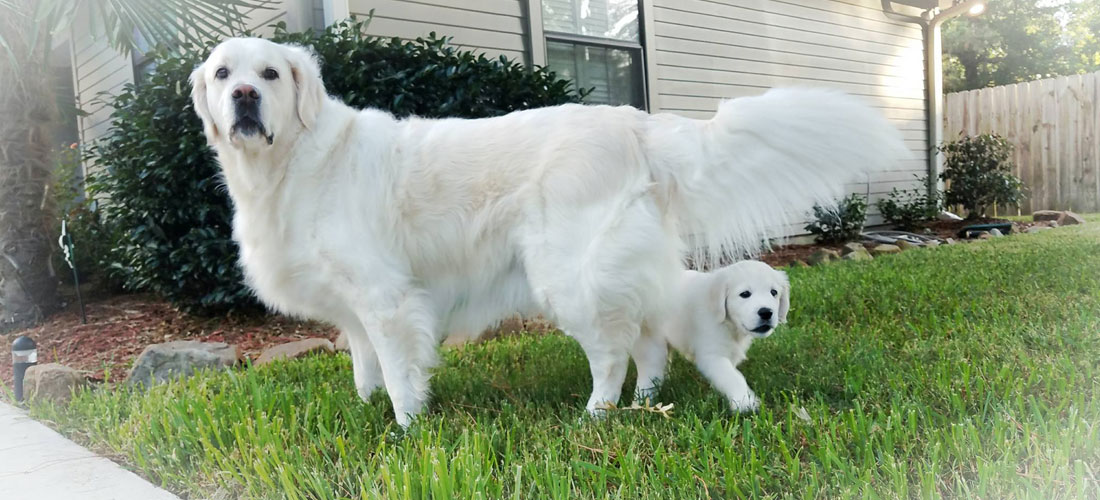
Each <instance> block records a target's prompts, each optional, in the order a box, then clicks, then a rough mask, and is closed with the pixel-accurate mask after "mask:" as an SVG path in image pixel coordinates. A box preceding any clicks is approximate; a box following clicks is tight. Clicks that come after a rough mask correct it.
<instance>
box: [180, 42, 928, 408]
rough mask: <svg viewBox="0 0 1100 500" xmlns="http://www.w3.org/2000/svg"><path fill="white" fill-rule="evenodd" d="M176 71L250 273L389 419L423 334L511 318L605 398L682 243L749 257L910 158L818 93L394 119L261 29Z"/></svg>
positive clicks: (420, 365) (415, 404) (422, 356)
mask: <svg viewBox="0 0 1100 500" xmlns="http://www.w3.org/2000/svg"><path fill="white" fill-rule="evenodd" d="M220 68H225V70H226V75H225V77H224V78H219V77H218V70H219V69H220ZM268 68H271V69H273V70H275V71H276V72H277V73H278V75H279V76H278V78H276V79H272V80H267V79H265V78H263V76H262V74H263V73H264V72H265V70H266V69H268ZM191 80H192V85H193V88H192V98H193V102H194V107H195V111H196V112H197V113H198V115H199V116H200V117H201V118H202V121H203V123H204V127H205V133H206V136H207V140H208V142H209V143H210V145H211V146H212V147H213V148H214V149H215V150H216V152H217V155H218V160H219V161H220V163H221V166H222V171H223V172H224V176H225V181H226V184H227V185H228V188H229V194H230V195H231V197H232V199H233V203H234V207H235V213H234V219H233V234H234V239H235V240H236V241H237V243H238V244H239V245H240V249H241V264H242V265H243V267H244V270H245V275H246V277H247V280H248V284H249V285H250V286H251V287H252V288H253V289H254V290H255V292H256V294H257V295H258V296H259V297H260V299H262V300H263V301H264V302H265V303H266V304H268V305H269V306H270V307H272V308H274V309H276V310H279V311H282V312H284V313H288V314H293V315H298V316H303V317H309V318H315V319H319V320H324V321H328V322H332V323H334V324H335V325H337V326H338V327H339V328H341V329H342V330H343V331H345V332H346V333H347V334H348V339H349V342H350V347H351V353H352V359H353V365H354V377H355V385H356V387H357V389H358V391H359V395H360V396H361V397H363V398H366V397H367V396H368V395H369V394H370V393H371V391H372V390H373V389H375V388H376V387H379V386H380V385H382V384H384V385H385V386H386V389H387V390H388V392H389V396H390V398H391V400H392V402H393V406H394V411H395V414H396V419H397V422H398V423H400V424H401V425H403V426H404V425H408V424H409V422H410V419H411V418H413V417H414V416H416V415H417V414H419V413H420V412H421V410H422V409H423V407H424V404H425V401H426V399H427V396H428V379H429V376H430V370H431V369H432V367H433V365H434V364H435V363H436V358H437V354H436V353H437V348H438V344H439V342H440V341H441V340H442V339H443V338H444V337H445V336H447V335H449V334H451V333H461V334H470V333H471V332H480V331H482V330H483V329H484V328H485V327H486V326H489V325H492V324H493V323H494V322H497V321H499V320H500V319H501V318H504V317H508V316H511V315H513V314H515V313H517V312H518V313H532V312H541V313H543V314H545V315H546V316H547V317H548V318H549V319H551V320H552V321H554V322H555V323H556V324H557V325H558V326H560V327H561V328H562V329H563V330H564V331H565V332H566V333H567V334H569V335H570V336H572V337H573V338H575V339H576V340H577V341H578V342H579V343H580V345H581V346H582V347H583V349H584V352H585V353H586V355H587V356H588V360H589V363H590V367H591V373H592V378H593V390H592V395H591V397H590V398H589V400H588V404H587V408H588V409H589V410H590V411H597V410H598V409H599V408H600V407H603V406H604V405H605V404H606V403H608V402H616V401H617V400H618V399H619V395H620V391H621V389H622V383H623V379H624V377H625V375H626V369H627V364H628V357H629V355H630V353H631V352H632V348H633V354H634V356H635V358H636V359H638V357H639V356H640V357H642V359H644V358H645V356H646V355H647V354H646V352H645V350H646V348H647V346H635V340H636V339H637V338H638V337H639V335H640V331H641V327H642V325H643V324H645V323H646V322H652V321H654V320H656V319H657V318H658V317H660V314H661V305H662V303H663V301H664V292H665V291H666V290H668V289H670V288H671V287H672V285H673V284H674V283H676V281H677V280H678V279H679V273H680V272H681V269H682V265H681V262H682V257H684V255H686V254H688V253H690V252H693V251H696V250H700V249H705V250H706V252H705V253H706V254H707V255H714V254H717V253H719V252H721V251H734V252H741V251H749V250H756V249H757V248H758V247H759V246H760V243H761V241H763V240H767V239H768V238H771V237H773V236H777V235H779V232H780V231H782V230H783V228H784V227H786V223H787V222H788V221H790V220H797V218H799V217H801V216H802V215H803V214H804V213H805V212H806V210H807V209H809V208H810V207H811V206H812V205H813V204H814V203H828V202H830V201H831V200H833V199H835V198H836V197H837V196H839V195H841V194H843V193H844V184H845V183H846V182H848V181H852V180H859V179H862V175H863V174H864V173H866V172H870V171H876V170H880V169H883V168H886V167H888V166H890V165H892V164H894V163H895V160H896V159H898V158H899V157H902V156H904V155H905V154H906V153H905V149H904V146H903V143H902V140H901V138H900V135H899V134H898V132H897V131H896V130H895V129H894V128H893V127H891V126H890V124H889V123H888V122H887V121H886V120H885V119H884V118H883V117H882V116H880V115H879V114H878V113H877V112H876V111H874V110H872V109H871V108H870V107H868V106H866V105H864V104H863V103H861V102H860V101H858V100H857V99H854V98H852V97H849V96H846V95H844V94H841V93H838V92H832V91H824V90H774V91H771V92H768V93H766V94H764V95H763V96H759V97H752V98H744V99H736V100H732V101H727V102H725V103H723V104H722V105H721V106H720V108H719V111H718V114H717V115H716V116H715V117H714V118H713V119H711V120H691V119H686V118H682V117H678V116H674V115H662V114H658V115H649V114H647V113H645V112H642V111H638V110H636V109H633V108H629V107H608V106H582V105H563V106H556V107H549V108H543V109H535V110H529V111H519V112H515V113H511V114H508V115H506V116H502V117H497V118H488V119H479V120H462V119H442V120H434V119H431V120H429V119H420V118H410V119H404V120H397V119H395V118H394V117H392V116H391V115H389V114H387V113H385V112H382V111H379V110H374V109H365V110H356V109H352V108H350V107H348V106H346V105H344V104H343V103H341V102H340V101H338V100H336V99H333V98H331V97H328V96H327V95H326V94H325V90H324V87H323V83H322V81H321V78H320V73H319V69H318V65H317V63H316V61H315V60H314V58H313V57H312V56H311V54H310V53H309V52H308V51H307V50H305V49H302V48H300V47H294V46H283V45H277V44H274V43H271V42H268V41H264V40H260V39H230V40H227V41H225V42H223V43H222V44H220V45H219V46H218V47H216V48H215V49H214V51H213V52H212V53H211V55H210V57H209V58H208V59H207V61H206V62H205V63H204V64H202V65H201V66H200V67H199V68H197V69H196V70H195V72H194V74H192V76H191ZM239 85H252V86H254V87H255V89H256V90H257V92H258V93H259V95H260V104H259V107H258V109H259V114H260V121H261V122H262V125H263V126H264V129H263V133H259V134H251V135H246V134H244V133H241V132H240V131H239V130H237V129H236V127H234V123H235V122H236V121H237V116H236V114H235V111H234V105H233V103H232V99H231V97H230V93H231V92H232V91H233V89H234V88H235V87H237V86H239ZM689 240H690V241H689ZM643 362H644V361H643Z"/></svg>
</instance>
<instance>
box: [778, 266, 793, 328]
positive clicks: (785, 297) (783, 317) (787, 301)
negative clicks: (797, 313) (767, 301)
mask: <svg viewBox="0 0 1100 500" xmlns="http://www.w3.org/2000/svg"><path fill="white" fill-rule="evenodd" d="M776 272H777V273H779V277H780V281H779V283H780V290H779V323H777V324H783V323H786V322H787V311H788V310H790V308H791V280H790V279H789V278H787V273H785V272H783V271H776Z"/></svg>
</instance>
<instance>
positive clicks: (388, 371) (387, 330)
mask: <svg viewBox="0 0 1100 500" xmlns="http://www.w3.org/2000/svg"><path fill="white" fill-rule="evenodd" d="M380 302H381V303H387V302H386V301H378V300H375V301H373V303H380ZM393 304H395V307H391V308H385V309H363V312H361V313H359V318H360V320H361V321H362V323H363V328H364V330H366V332H367V335H368V337H369V338H370V343H371V344H372V345H373V346H374V350H375V352H376V354H377V355H378V362H379V364H380V365H381V369H382V380H383V381H384V382H385V385H386V392H388V393H389V396H390V401H391V402H392V403H393V413H394V417H395V419H396V420H397V424H398V425H400V426H401V427H402V428H408V427H409V425H410V424H412V422H413V419H415V418H416V416H417V415H419V414H420V413H421V412H422V411H423V409H424V405H425V403H426V402H427V400H428V380H429V379H430V378H431V370H432V368H433V367H434V366H435V364H436V360H437V358H438V352H437V347H438V346H437V344H438V341H437V339H436V336H435V319H434V316H433V315H432V308H431V304H430V302H429V301H428V299H427V298H426V295H425V294H423V293H419V292H415V291H412V292H406V293H404V294H402V297H401V299H400V300H398V301H395V302H393Z"/></svg>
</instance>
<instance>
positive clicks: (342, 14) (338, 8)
mask: <svg viewBox="0 0 1100 500" xmlns="http://www.w3.org/2000/svg"><path fill="white" fill-rule="evenodd" d="M348 2H349V0H324V8H325V26H331V25H333V24H335V23H337V22H340V21H343V20H344V19H347V18H349V17H351V6H350V5H349V4H348Z"/></svg>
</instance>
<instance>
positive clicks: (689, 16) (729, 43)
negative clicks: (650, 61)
mask: <svg viewBox="0 0 1100 500" xmlns="http://www.w3.org/2000/svg"><path fill="white" fill-rule="evenodd" d="M653 3H654V6H653V12H651V13H650V15H651V16H652V17H653V31H654V33H653V35H654V36H653V40H654V46H652V47H650V48H649V51H648V54H649V56H650V57H653V58H655V62H656V64H655V65H652V66H651V68H652V67H655V68H656V75H655V78H652V79H651V81H652V82H654V88H653V90H652V92H651V99H652V102H653V104H654V106H653V107H654V110H655V111H667V112H673V113H677V114H681V115H685V116H690V117H696V118H707V117H709V116H711V115H712V114H713V112H714V110H715V109H716V108H717V105H718V103H719V102H720V101H721V100H722V99H723V98H730V97H738V96H745V95H756V94H760V93H762V92H764V91H765V90H766V89H768V88H771V87H776V86H791V85H813V86H825V87H832V88H837V89H840V90H843V91H846V92H848V93H851V94H855V95H858V96H861V97H863V98H865V99H866V100H868V101H869V102H870V103H871V104H872V105H874V106H876V107H878V108H879V109H881V110H882V112H883V113H884V114H885V115H886V116H887V117H889V118H890V119H891V120H892V121H893V122H894V124H895V125H897V126H898V128H899V129H901V131H902V134H903V135H904V137H905V139H906V143H907V144H908V145H909V147H910V149H911V150H912V151H913V157H912V159H910V160H907V161H904V162H902V164H901V165H900V166H899V167H898V169H897V170H896V171H892V172H888V173H885V174H882V175H879V176H876V177H874V178H872V179H869V181H870V183H869V184H867V183H862V184H857V185H852V186H851V187H852V190H853V191H855V192H860V193H868V192H869V193H870V195H871V196H870V198H871V202H872V203H874V201H875V200H877V199H879V198H881V197H882V196H883V195H884V194H886V193H889V192H890V190H891V189H893V188H895V187H897V188H902V189H908V188H912V187H915V186H917V185H918V183H917V181H916V180H915V179H914V175H916V176H921V175H924V173H925V171H926V170H925V169H926V159H927V157H928V148H927V146H928V143H927V138H926V133H927V124H926V119H925V100H924V92H925V90H924V89H925V81H924V74H923V64H924V59H923V58H924V54H923V44H922V39H921V30H920V28H919V27H917V26H915V25H911V24H906V23H900V22H896V21H891V20H889V19H887V18H886V17H885V16H884V15H883V14H882V11H881V7H880V2H879V1H878V0H653ZM869 211H870V212H871V213H872V214H873V216H872V217H871V222H873V223H877V222H879V221H880V220H881V219H880V218H878V217H877V210H876V209H875V208H874V207H873V206H872V207H870V210H869Z"/></svg>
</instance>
